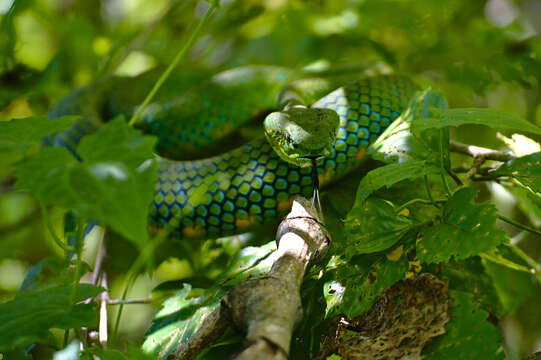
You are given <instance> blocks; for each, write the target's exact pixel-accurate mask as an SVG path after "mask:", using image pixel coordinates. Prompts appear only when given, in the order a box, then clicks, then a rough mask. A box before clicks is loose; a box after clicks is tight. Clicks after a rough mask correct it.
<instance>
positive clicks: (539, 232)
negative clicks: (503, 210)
mask: <svg viewBox="0 0 541 360" xmlns="http://www.w3.org/2000/svg"><path fill="white" fill-rule="evenodd" d="M498 218H499V219H500V220H502V221H505V222H506V223H508V224H511V225H513V226H516V227H518V228H519V229H522V230H526V231H528V232H531V233H533V234H537V235H541V231H539V230H536V229H534V228H531V227H528V226H526V225H522V224H521V223H518V222H516V221H515V220H512V219H509V218H508V217H505V216H503V215H498Z"/></svg>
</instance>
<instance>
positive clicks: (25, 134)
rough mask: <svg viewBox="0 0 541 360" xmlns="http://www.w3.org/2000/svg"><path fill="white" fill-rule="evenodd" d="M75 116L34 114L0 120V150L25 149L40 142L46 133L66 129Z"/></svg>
mask: <svg viewBox="0 0 541 360" xmlns="http://www.w3.org/2000/svg"><path fill="white" fill-rule="evenodd" d="M76 119H77V116H64V117H59V118H55V119H49V118H48V117H47V116H34V117H28V118H22V119H13V120H11V121H0V152H2V151H12V150H25V149H27V148H29V147H31V146H33V145H37V144H41V143H42V141H43V138H44V137H45V136H47V135H50V134H53V133H57V132H61V131H64V130H66V129H67V128H68V127H69V126H70V125H71V124H72V123H73V122H74V121H75V120H76Z"/></svg>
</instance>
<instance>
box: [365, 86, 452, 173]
mask: <svg viewBox="0 0 541 360" xmlns="http://www.w3.org/2000/svg"><path fill="white" fill-rule="evenodd" d="M433 109H447V102H446V101H445V98H444V97H443V95H442V94H440V93H437V92H433V91H430V90H429V89H428V90H425V91H423V92H419V93H417V94H416V96H414V98H413V100H412V101H411V102H410V104H409V106H408V108H407V109H406V110H405V111H403V112H402V115H400V117H399V118H398V119H397V120H395V121H394V122H393V123H392V124H391V125H390V126H389V127H388V128H387V130H385V131H384V132H383V134H381V136H379V137H378V139H377V140H376V141H375V142H374V143H373V144H372V145H370V146H369V147H368V155H370V157H371V158H373V159H376V160H379V161H383V162H386V163H389V162H404V161H407V160H413V159H415V160H425V161H428V162H430V163H432V164H440V163H441V160H442V153H443V159H444V160H445V162H444V165H446V166H447V165H448V160H449V159H448V153H449V130H448V129H441V130H438V129H428V130H424V131H421V132H416V133H415V134H412V132H411V123H412V122H413V121H414V120H415V119H419V118H429V117H430V115H431V112H432V111H433Z"/></svg>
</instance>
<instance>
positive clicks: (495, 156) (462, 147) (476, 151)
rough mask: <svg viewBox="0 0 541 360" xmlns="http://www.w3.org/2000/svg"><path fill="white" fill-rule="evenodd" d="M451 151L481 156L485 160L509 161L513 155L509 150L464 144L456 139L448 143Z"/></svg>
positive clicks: (475, 156)
mask: <svg viewBox="0 0 541 360" xmlns="http://www.w3.org/2000/svg"><path fill="white" fill-rule="evenodd" d="M450 147H451V151H453V152H457V153H461V154H465V155H468V156H471V157H474V158H477V157H481V156H483V157H484V158H485V159H486V160H496V161H502V162H505V161H509V160H513V159H514V158H515V156H514V155H513V154H511V153H509V152H504V151H498V150H492V149H487V148H483V147H479V146H475V145H466V144H462V143H459V142H456V141H451V143H450Z"/></svg>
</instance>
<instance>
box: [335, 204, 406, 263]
mask: <svg viewBox="0 0 541 360" xmlns="http://www.w3.org/2000/svg"><path fill="white" fill-rule="evenodd" d="M411 225H412V221H411V220H410V219H408V218H407V217H404V216H401V215H397V214H396V212H395V209H394V207H393V205H392V204H391V203H389V202H387V201H385V200H382V199H368V200H367V201H366V202H363V203H361V204H358V203H356V204H355V206H354V207H353V209H351V211H350V212H349V214H348V216H347V218H346V220H345V231H346V233H347V235H346V236H347V240H346V241H347V247H346V249H345V250H344V251H345V254H346V257H348V258H351V257H352V256H355V255H360V254H368V253H372V252H377V251H382V250H385V249H388V248H390V247H391V246H393V245H394V244H395V243H396V242H397V241H398V240H400V238H401V237H402V236H403V235H404V234H405V233H406V232H407V231H408V230H409V229H410V228H411Z"/></svg>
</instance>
